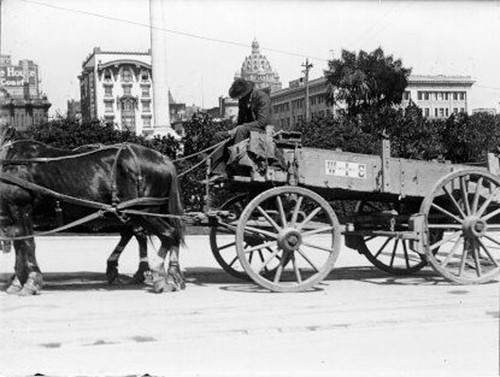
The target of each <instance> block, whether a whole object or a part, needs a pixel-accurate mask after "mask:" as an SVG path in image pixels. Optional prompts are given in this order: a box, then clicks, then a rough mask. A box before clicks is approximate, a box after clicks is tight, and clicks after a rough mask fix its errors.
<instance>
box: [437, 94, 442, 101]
mask: <svg viewBox="0 0 500 377" xmlns="http://www.w3.org/2000/svg"><path fill="white" fill-rule="evenodd" d="M436 97H437V98H436V100H438V101H442V100H443V93H442V92H437V93H436Z"/></svg>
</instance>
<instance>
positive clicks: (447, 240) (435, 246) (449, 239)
mask: <svg viewBox="0 0 500 377" xmlns="http://www.w3.org/2000/svg"><path fill="white" fill-rule="evenodd" d="M461 234H462V231H461V230H459V231H457V232H454V233H452V234H450V235H449V236H448V237H446V238H443V239H442V240H441V241H439V242H436V243H435V244H432V245H430V247H429V249H430V250H431V251H432V250H434V249H436V248H438V247H439V246H441V245H442V244H444V243H446V242H449V241H451V240H452V239H454V238H455V237H457V236H460V235H461Z"/></svg>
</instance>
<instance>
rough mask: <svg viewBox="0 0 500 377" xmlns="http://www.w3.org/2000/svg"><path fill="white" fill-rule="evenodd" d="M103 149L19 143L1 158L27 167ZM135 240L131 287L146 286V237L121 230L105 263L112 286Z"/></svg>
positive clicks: (5, 147) (7, 146) (11, 144)
mask: <svg viewBox="0 0 500 377" xmlns="http://www.w3.org/2000/svg"><path fill="white" fill-rule="evenodd" d="M104 147H105V146H104V145H103V144H88V145H84V146H81V147H78V148H75V149H70V150H69V149H62V148H56V147H52V146H49V145H47V144H44V143H41V142H39V141H36V140H28V139H19V140H12V141H9V142H8V143H5V144H4V145H3V146H2V152H1V153H0V154H1V156H2V157H1V159H2V161H4V162H3V164H6V163H7V161H8V163H10V164H16V162H19V161H21V162H22V164H26V163H29V162H28V161H30V160H33V159H38V161H40V162H41V161H43V158H47V160H49V159H50V158H51V157H61V156H72V155H76V154H79V153H83V152H87V151H92V150H95V149H101V148H104ZM61 217H62V213H61ZM56 221H57V222H58V223H59V222H62V218H61V219H60V220H59V219H57V220H56ZM132 237H135V238H136V240H137V243H138V244H139V266H138V268H137V271H136V272H135V274H134V275H133V277H132V280H131V283H132V284H140V283H143V282H144V280H145V278H146V275H148V274H149V273H150V270H149V264H148V256H147V236H146V235H145V234H144V232H143V231H142V229H140V228H128V227H122V229H120V240H119V242H118V244H117V245H116V247H115V248H114V250H113V251H112V252H111V254H110V255H109V257H108V259H107V263H106V278H107V280H108V283H109V284H112V283H113V282H114V281H115V280H116V279H117V278H118V275H119V273H118V260H119V258H120V255H121V253H122V252H123V250H124V249H125V247H126V246H127V244H128V243H129V241H130V240H131V238H132ZM7 242H8V241H5V243H4V248H5V249H6V251H8V250H9V249H10V244H7Z"/></svg>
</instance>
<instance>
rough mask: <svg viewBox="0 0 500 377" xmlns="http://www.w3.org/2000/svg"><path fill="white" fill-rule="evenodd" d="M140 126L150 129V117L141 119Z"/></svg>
mask: <svg viewBox="0 0 500 377" xmlns="http://www.w3.org/2000/svg"><path fill="white" fill-rule="evenodd" d="M142 126H143V127H145V128H149V127H151V117H142Z"/></svg>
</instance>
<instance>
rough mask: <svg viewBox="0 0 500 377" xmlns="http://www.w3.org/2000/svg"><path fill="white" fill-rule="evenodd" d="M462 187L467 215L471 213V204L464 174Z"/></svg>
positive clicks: (461, 178)
mask: <svg viewBox="0 0 500 377" xmlns="http://www.w3.org/2000/svg"><path fill="white" fill-rule="evenodd" d="M460 188H461V191H462V200H463V201H464V206H465V210H466V212H467V215H470V204H469V198H468V195H467V187H466V184H465V177H464V176H462V177H460Z"/></svg>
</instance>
